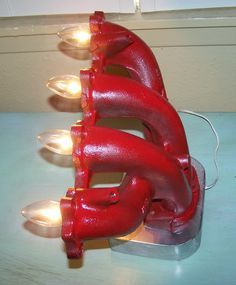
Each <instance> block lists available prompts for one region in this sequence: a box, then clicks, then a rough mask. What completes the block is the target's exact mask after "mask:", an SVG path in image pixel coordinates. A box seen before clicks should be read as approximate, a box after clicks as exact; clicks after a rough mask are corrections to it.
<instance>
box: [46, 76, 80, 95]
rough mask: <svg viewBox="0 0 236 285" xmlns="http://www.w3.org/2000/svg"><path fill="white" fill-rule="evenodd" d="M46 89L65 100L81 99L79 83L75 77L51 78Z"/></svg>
mask: <svg viewBox="0 0 236 285" xmlns="http://www.w3.org/2000/svg"><path fill="white" fill-rule="evenodd" d="M47 87H48V88H49V89H50V90H51V91H52V92H54V93H56V94H58V95H60V96H62V97H65V98H67V99H78V98H80V97H81V82H80V78H79V77H78V76H76V75H60V76H55V77H52V78H50V79H49V80H48V82H47Z"/></svg>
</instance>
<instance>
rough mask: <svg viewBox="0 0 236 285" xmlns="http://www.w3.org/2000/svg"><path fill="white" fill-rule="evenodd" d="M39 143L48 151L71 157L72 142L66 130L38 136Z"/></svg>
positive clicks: (48, 132)
mask: <svg viewBox="0 0 236 285" xmlns="http://www.w3.org/2000/svg"><path fill="white" fill-rule="evenodd" d="M38 139H39V141H40V142H41V143H42V144H43V146H44V147H45V148H47V149H48V150H50V151H52V152H55V153H58V154H62V155H72V149H73V142H72V139H71V135H70V132H69V131H68V130H60V129H55V130H50V131H46V132H44V133H41V134H39V135H38Z"/></svg>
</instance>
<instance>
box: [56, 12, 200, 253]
mask: <svg viewBox="0 0 236 285" xmlns="http://www.w3.org/2000/svg"><path fill="white" fill-rule="evenodd" d="M90 28H91V31H92V39H91V50H92V59H93V61H92V69H91V70H87V71H81V76H80V78H81V83H82V108H83V112H84V120H83V121H82V122H79V123H78V124H77V125H75V126H72V129H71V135H72V139H73V145H74V148H73V161H74V165H75V169H76V177H75V185H74V188H70V189H69V190H68V192H67V195H66V197H65V198H63V199H62V200H61V211H62V220H63V224H62V238H63V240H64V241H65V243H66V249H67V255H68V256H69V257H72V258H77V257H81V256H82V254H83V241H84V240H86V239H93V238H101V237H113V236H121V235H126V234H127V233H130V232H132V231H133V230H135V229H136V228H137V227H138V226H139V225H140V223H142V222H144V224H145V225H146V226H147V227H151V228H154V229H156V230H157V231H158V230H159V229H160V230H165V231H169V232H170V233H173V234H178V233H179V232H180V231H183V230H186V225H188V221H189V220H190V219H192V218H193V217H194V216H195V214H196V211H197V205H198V200H199V183H198V177H197V176H196V173H195V170H194V168H193V167H192V166H191V159H190V156H189V151H188V144H187V141H186V136H185V132H184V128H183V125H182V123H181V120H180V118H179V116H178V114H177V112H176V111H175V109H174V108H173V107H172V106H171V105H170V104H169V103H168V102H167V100H166V93H165V88H164V84H163V80H162V77H161V73H160V70H159V67H158V64H157V62H156V59H155V57H154V55H153V54H152V52H151V50H150V49H149V48H148V46H147V45H146V44H145V43H144V42H143V41H142V40H141V39H139V38H138V37H137V36H136V35H134V34H133V33H132V32H130V31H128V30H126V29H125V28H123V27H120V26H118V25H115V24H111V23H108V22H106V21H105V19H104V15H103V13H100V12H99V13H95V14H94V15H93V16H91V18H90ZM109 65H121V66H123V67H125V68H127V70H128V72H129V74H130V77H131V78H124V77H121V76H117V75H111V74H106V67H107V66H109ZM110 117H134V118H137V119H139V120H141V121H142V122H143V124H144V126H145V134H146V140H144V139H141V138H138V137H136V136H134V135H130V134H127V133H124V132H121V131H118V130H113V129H109V128H105V127H98V126H95V124H96V122H97V120H99V119H100V118H110ZM100 172H105V173H106V172H123V173H125V177H124V179H123V181H122V183H121V185H120V186H119V187H108V188H100V189H98V188H94V189H93V188H91V187H90V180H91V177H92V175H93V174H94V173H100ZM192 227H193V228H191V231H192V232H193V234H194V233H195V228H194V226H192ZM187 231H188V229H187Z"/></svg>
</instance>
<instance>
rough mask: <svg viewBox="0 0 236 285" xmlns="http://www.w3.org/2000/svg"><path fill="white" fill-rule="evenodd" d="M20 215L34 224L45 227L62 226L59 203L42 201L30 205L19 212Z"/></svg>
mask: <svg viewBox="0 0 236 285" xmlns="http://www.w3.org/2000/svg"><path fill="white" fill-rule="evenodd" d="M21 214H22V215H23V216H24V217H25V218H26V219H27V220H28V221H31V222H33V223H35V224H38V225H41V226H45V227H60V226H61V224H62V219H61V211H60V203H59V202H57V201H52V200H43V201H38V202H35V203H32V204H30V205H28V206H26V207H25V208H23V209H22V210H21Z"/></svg>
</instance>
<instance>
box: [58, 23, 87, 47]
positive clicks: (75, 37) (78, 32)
mask: <svg viewBox="0 0 236 285" xmlns="http://www.w3.org/2000/svg"><path fill="white" fill-rule="evenodd" d="M58 36H59V37H60V38H61V40H62V41H64V42H66V43H68V44H69V45H72V46H74V47H77V48H81V49H89V47H90V38H91V34H90V28H89V24H85V23H84V24H80V25H79V26H75V27H69V28H65V29H63V30H62V31H60V32H59V33H58Z"/></svg>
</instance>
